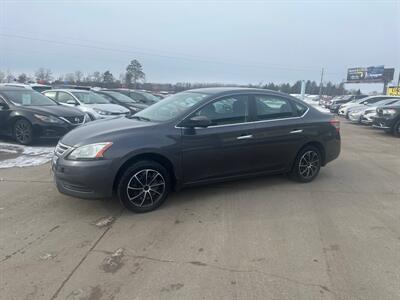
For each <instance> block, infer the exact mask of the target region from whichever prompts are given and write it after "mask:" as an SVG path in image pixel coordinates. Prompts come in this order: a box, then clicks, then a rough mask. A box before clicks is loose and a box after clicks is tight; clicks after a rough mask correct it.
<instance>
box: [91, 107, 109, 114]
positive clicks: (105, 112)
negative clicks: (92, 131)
mask: <svg viewBox="0 0 400 300" xmlns="http://www.w3.org/2000/svg"><path fill="white" fill-rule="evenodd" d="M93 110H94V111H95V112H97V113H98V114H99V115H102V116H108V115H111V113H110V112H109V111H105V110H101V109H98V108H93Z"/></svg>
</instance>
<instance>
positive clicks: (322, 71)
mask: <svg viewBox="0 0 400 300" xmlns="http://www.w3.org/2000/svg"><path fill="white" fill-rule="evenodd" d="M323 79H324V68H322V70H321V82H320V83H319V100H321V95H322V80H323Z"/></svg>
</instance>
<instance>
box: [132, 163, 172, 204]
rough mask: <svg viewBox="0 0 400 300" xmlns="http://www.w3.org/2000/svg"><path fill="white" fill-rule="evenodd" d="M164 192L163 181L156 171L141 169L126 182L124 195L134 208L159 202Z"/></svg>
mask: <svg viewBox="0 0 400 300" xmlns="http://www.w3.org/2000/svg"><path fill="white" fill-rule="evenodd" d="M164 192H165V179H164V177H163V176H162V175H161V173H159V172H158V171H156V170H153V169H143V170H140V171H139V172H137V173H135V174H134V175H133V176H132V177H131V179H130V180H129V182H128V185H127V187H126V193H127V196H128V199H129V201H130V202H131V203H132V204H133V205H134V206H136V207H142V208H144V207H149V206H152V205H154V204H155V203H157V202H158V201H160V200H161V199H162V197H163V195H164Z"/></svg>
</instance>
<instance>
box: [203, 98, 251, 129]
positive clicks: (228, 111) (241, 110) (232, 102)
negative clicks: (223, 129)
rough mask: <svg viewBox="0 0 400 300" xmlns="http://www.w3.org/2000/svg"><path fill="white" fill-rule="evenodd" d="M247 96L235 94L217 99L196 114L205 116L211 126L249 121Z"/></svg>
mask: <svg viewBox="0 0 400 300" xmlns="http://www.w3.org/2000/svg"><path fill="white" fill-rule="evenodd" d="M248 98H249V97H248V96H245V95H237V96H229V97H225V98H222V99H219V100H217V101H215V102H212V103H209V104H207V105H205V106H204V107H203V108H201V109H200V110H198V111H197V112H196V116H205V117H207V118H208V119H210V121H211V126H215V125H227V124H237V123H244V122H247V121H249V104H248V103H249V101H248Z"/></svg>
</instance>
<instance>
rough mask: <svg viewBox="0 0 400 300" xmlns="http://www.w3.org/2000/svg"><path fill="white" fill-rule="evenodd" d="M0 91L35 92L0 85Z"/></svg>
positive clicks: (18, 87)
mask: <svg viewBox="0 0 400 300" xmlns="http://www.w3.org/2000/svg"><path fill="white" fill-rule="evenodd" d="M0 91H24V92H27V91H29V92H35V91H34V90H33V89H27V88H25V87H21V86H13V85H2V84H0Z"/></svg>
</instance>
